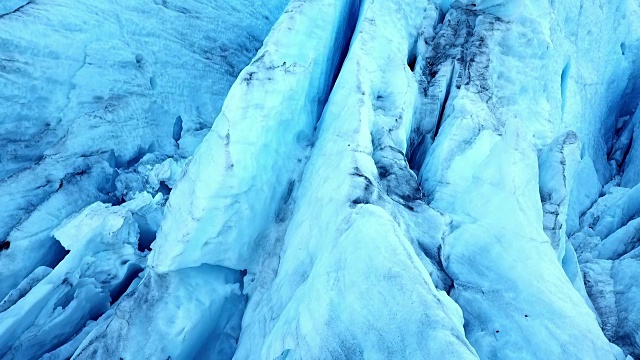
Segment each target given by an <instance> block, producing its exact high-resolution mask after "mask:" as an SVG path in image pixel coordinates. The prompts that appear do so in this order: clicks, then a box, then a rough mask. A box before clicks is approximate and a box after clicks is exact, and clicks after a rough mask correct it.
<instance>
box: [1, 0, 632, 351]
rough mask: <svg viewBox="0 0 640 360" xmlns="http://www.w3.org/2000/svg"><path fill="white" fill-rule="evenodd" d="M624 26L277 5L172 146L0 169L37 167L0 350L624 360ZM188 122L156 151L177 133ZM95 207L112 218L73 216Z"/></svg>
mask: <svg viewBox="0 0 640 360" xmlns="http://www.w3.org/2000/svg"><path fill="white" fill-rule="evenodd" d="M158 5H160V6H162V7H163V8H165V9H167V10H168V11H174V12H177V13H179V14H193V13H198V12H199V11H200V10H201V9H200V8H199V7H198V6H200V5H197V6H196V5H195V3H194V4H192V5H194V7H193V8H189V7H188V6H186V5H185V6H181V5H179V4H173V3H167V2H161V3H158ZM28 6H30V5H29V4H27V6H26V7H25V8H27V9H28ZM116 8H117V6H116ZM21 11H22V10H20V11H18V12H17V13H19V12H21ZM163 11H164V10H163ZM270 11H271V10H270ZM273 11H274V12H275V11H277V10H273ZM576 14H577V16H576ZM637 15H640V10H639V9H638V4H635V3H634V2H633V1H626V0H617V1H615V2H609V3H606V4H596V3H579V4H578V3H575V2H564V3H559V2H553V1H552V2H542V1H526V0H519V1H501V0H485V1H454V2H436V3H434V2H430V1H427V0H425V1H418V2H415V1H403V0H394V1H375V0H362V1H358V0H341V1H329V0H313V1H310V0H307V1H302V0H299V1H295V0H294V1H292V2H291V3H290V4H289V5H288V7H287V8H286V10H285V11H284V14H282V16H281V18H280V20H279V21H278V22H277V23H276V25H275V26H274V28H273V29H272V31H271V33H270V34H269V36H268V37H267V38H266V40H265V42H264V44H263V47H262V49H261V50H260V51H258V53H257V54H256V57H255V58H254V60H253V61H252V62H251V64H249V65H248V66H247V67H246V68H245V69H244V70H243V71H242V72H240V74H239V75H238V78H237V79H236V82H235V84H234V85H233V86H232V88H231V90H230V91H229V94H228V95H227V97H226V100H225V103H224V105H223V106H222V108H221V110H220V114H219V115H218V116H217V119H216V120H215V121H214V123H213V127H212V129H211V131H210V132H209V134H208V135H207V136H206V137H205V138H204V140H203V141H202V144H201V145H200V146H199V147H198V148H197V150H196V151H195V153H194V154H193V156H189V155H190V151H189V150H183V151H181V150H180V147H178V150H177V151H176V149H173V150H170V151H168V150H167V149H168V148H167V147H166V145H162V144H161V142H156V143H154V144H153V145H152V146H150V145H145V142H144V141H145V140H143V141H142V143H141V144H139V145H136V143H135V142H133V143H131V144H133V146H137V147H138V150H136V151H134V152H132V153H131V154H130V155H126V154H125V153H123V152H122V151H124V148H119V147H117V146H114V149H115V152H112V153H111V154H110V155H109V154H107V156H104V157H99V156H98V157H97V156H93V157H90V158H91V159H93V160H92V161H93V163H86V162H84V160H78V159H73V157H71V158H69V159H67V157H68V155H67V157H65V156H61V155H59V150H56V151H58V153H52V152H51V150H47V151H48V152H44V155H43V158H42V160H38V162H37V163H36V165H30V162H33V161H35V160H37V159H39V158H38V156H40V155H38V151H41V150H38V149H37V147H32V148H30V149H35V150H33V154H31V153H28V154H27V152H24V153H25V154H27V157H25V158H21V160H20V161H18V162H9V161H3V167H2V168H1V169H6V171H8V174H13V175H11V176H9V177H7V179H6V180H3V183H2V184H0V185H3V184H4V186H5V187H6V188H7V189H14V190H15V189H19V188H21V187H22V188H24V192H25V193H26V192H28V191H29V189H30V187H33V186H34V185H33V184H31V183H30V179H32V178H34V177H36V178H37V176H38V175H39V174H42V173H43V172H44V173H45V174H55V175H47V176H49V177H51V176H53V178H52V179H53V180H46V181H45V182H44V185H36V187H35V188H36V189H46V188H47V187H51V188H52V189H50V190H46V191H45V190H42V191H41V192H42V194H41V195H38V193H37V192H36V193H35V194H34V195H33V197H32V198H31V199H21V201H23V202H24V203H25V204H28V203H33V202H35V203H36V204H40V203H42V202H43V201H44V203H43V204H45V205H40V208H41V209H42V211H41V212H40V213H39V212H38V210H37V209H36V210H35V211H33V210H30V209H29V207H28V206H26V205H18V206H17V207H14V208H11V207H9V210H6V211H7V214H8V215H9V217H8V219H9V220H5V223H6V224H4V223H3V224H4V225H6V228H7V231H9V234H10V235H9V237H8V240H13V239H15V238H16V236H19V235H15V234H21V233H25V232H26V233H27V234H29V233H36V234H42V235H40V236H41V237H39V238H38V239H41V240H38V241H39V243H38V244H47V246H49V248H47V247H42V246H39V249H40V251H41V255H40V257H39V258H33V259H35V260H36V261H34V260H30V261H31V263H29V262H26V263H25V264H27V263H29V265H28V266H26V267H25V266H24V265H23V264H21V262H20V261H18V260H17V259H20V258H22V257H24V256H25V255H24V252H25V251H27V250H26V249H27V247H28V246H31V247H32V248H34V249H36V248H38V247H36V246H35V243H33V242H25V241H23V242H20V241H18V242H15V241H14V242H11V241H9V242H7V243H6V244H7V249H5V250H4V251H2V252H0V261H2V262H3V264H4V263H8V264H10V265H9V266H12V267H15V269H17V270H18V271H16V272H15V274H14V275H13V277H15V279H13V280H12V283H10V284H9V283H7V285H6V287H7V289H6V291H5V292H6V293H8V295H7V297H6V298H5V300H4V301H3V302H2V303H0V334H2V335H3V336H1V337H0V338H1V339H2V340H0V354H4V356H5V357H6V358H37V357H40V356H42V355H44V354H45V353H49V354H47V355H45V358H49V359H58V358H68V357H71V356H72V357H73V358H75V359H80V358H87V359H89V358H91V359H93V358H105V359H110V358H124V359H130V358H161V359H165V358H167V357H170V358H172V359H181V358H184V359H188V358H214V359H218V358H220V359H221V358H230V357H235V358H237V359H255V358H263V359H276V358H278V359H285V358H385V359H386V358H432V357H433V358H455V359H458V358H482V359H484V358H487V359H494V358H495V359H503V358H518V359H520V358H545V359H546V358H575V359H605V358H611V359H624V358H625V355H632V356H636V357H637V356H640V338H638V336H637V334H638V333H639V330H640V313H639V311H640V308H638V306H637V305H636V304H638V303H639V302H638V300H640V299H639V298H638V296H639V294H640V292H638V289H637V285H636V284H635V281H634V280H633V279H634V278H635V277H634V274H636V273H637V272H638V271H639V270H638V269H639V267H638V265H637V264H638V262H637V256H638V255H637V254H638V251H637V244H638V239H637V236H636V232H637V229H638V226H637V224H636V218H637V216H638V214H640V200H638V199H639V198H638V196H637V194H636V193H637V192H638V191H639V190H638V189H637V186H636V185H637V181H636V180H635V178H636V175H635V173H636V171H635V168H636V165H637V164H635V163H636V158H637V156H636V155H637V154H636V152H637V151H636V150H637V149H636V147H637V142H634V141H633V139H634V137H633V135H634V134H635V129H636V126H637V119H638V116H634V114H635V109H636V108H637V105H638V104H637V102H638V100H639V99H640V96H638V94H640V92H638V90H637V85H636V84H637V80H638V79H639V77H638V76H637V74H638V70H637V69H638V68H637V66H638V63H637V60H638V59H640V57H639V56H638V55H639V53H638V51H639V50H640V48H639V47H638V44H640V43H639V42H638V39H639V36H640V27H638V24H637V20H636V19H637V18H638V17H637ZM10 16H15V14H10V15H7V17H10ZM23 16H26V15H23ZM614 20H615V21H614ZM2 21H4V19H2V18H0V22H2ZM120 24H121V25H120V26H121V27H122V23H120ZM181 36H185V37H187V38H188V37H189V36H188V35H186V34H185V35H181ZM124 38H125V39H126V36H125V37H124ZM91 46H93V45H91ZM90 48H91V47H90V46H89V47H88V49H90ZM221 51H223V50H222V49H221V48H218V49H213V50H211V54H212V55H210V56H213V58H214V59H215V58H216V56H218V55H219V54H220V52H221ZM87 54H89V55H90V54H91V53H90V52H89V53H88V52H87V51H86V50H85V56H84V59H83V60H82V64H81V66H80V70H74V71H76V75H73V78H74V79H75V80H73V81H74V82H78V83H80V84H82V82H79V80H78V76H77V74H82V71H84V70H83V68H84V67H85V66H87V65H92V64H93V62H92V59H91V57H90V56H89V55H87ZM88 56H89V57H88ZM134 60H135V63H136V64H137V65H136V66H138V67H143V68H144V67H146V66H153V64H154V62H155V61H157V60H153V59H152V60H148V59H147V58H146V57H144V56H142V55H140V56H138V55H136V56H135V57H134ZM215 62H216V61H215V60H214V63H215ZM147 64H149V65H147ZM110 81H112V80H105V84H109V83H110ZM148 81H149V86H150V88H151V89H152V90H155V89H156V88H157V87H158V78H157V77H155V76H152V77H151V78H149V80H148ZM154 84H155V85H154ZM71 94H73V88H72V92H71V93H70V95H69V96H70V100H69V104H75V102H74V100H71V99H75V97H73V98H72V97H71V96H72V95H71ZM95 99H96V98H95V96H94V100H95ZM127 99H128V98H127ZM31 101H33V100H31ZM66 106H67V107H69V105H66ZM133 109H137V107H136V106H134V107H133ZM65 111H66V110H65ZM125 113H126V112H125ZM125 113H122V111H120V114H116V115H113V114H111V115H109V118H108V119H107V122H106V124H110V120H109V119H111V118H113V119H116V118H122V116H124V114H125ZM151 113H152V114H157V112H155V110H153V111H151ZM183 116H184V115H177V117H173V116H169V117H166V119H164V118H163V119H164V120H162V124H165V125H166V126H165V125H163V126H164V127H165V128H166V131H163V132H162V134H163V135H162V139H167V140H166V141H169V142H171V140H173V142H174V143H175V142H176V141H178V143H179V144H180V145H182V144H183V139H184V134H194V133H193V132H190V131H191V130H189V129H191V128H190V126H193V125H192V122H190V121H192V119H191V118H188V117H187V118H185V119H187V120H186V121H185V120H184V119H183ZM150 118H151V119H160V118H158V117H154V116H151V117H150ZM161 118H162V117H161ZM65 119H67V120H65ZM64 121H67V122H69V123H70V124H71V125H70V126H71V127H70V129H73V128H74V127H78V126H79V125H77V124H80V122H78V121H77V120H76V122H74V120H73V118H69V117H64V116H63V122H64ZM2 125H3V126H7V127H8V126H9V125H11V123H10V122H9V123H8V124H2ZM109 126H111V125H109ZM127 126H128V125H127ZM8 128H9V127H8ZM143 128H144V127H143ZM11 129H13V128H11ZM53 129H54V130H53V131H54V133H55V131H56V130H55V129H56V127H55V126H54V127H53ZM176 129H180V130H179V131H178V130H176ZM178 132H179V133H180V134H178ZM102 133H104V132H102V131H96V132H95V134H96V135H98V136H100V134H102ZM9 134H11V132H9ZM71 134H73V132H72V133H71ZM56 136H58V135H56ZM190 136H192V139H191V140H188V141H187V140H184V144H185V146H186V145H187V144H189V145H188V146H187V147H188V148H191V149H193V148H194V147H195V146H194V145H195V144H196V143H197V142H198V140H194V139H197V135H190ZM53 138H55V136H53V135H52V136H51V139H53ZM15 139H16V137H15V136H14V135H11V136H9V137H8V138H7V139H6V140H5V141H6V143H7V144H9V145H8V146H15V144H16V140H15ZM45 139H46V138H45ZM65 139H68V140H65V141H68V142H71V143H74V142H75V143H74V144H76V145H74V146H73V147H72V148H73V149H79V150H85V149H83V148H82V142H79V140H78V139H77V138H76V137H75V136H72V135H67V137H66V138H65ZM141 139H145V137H144V136H142V137H141ZM169 139H170V140H169ZM162 141H165V140H162ZM45 142H46V141H45ZM47 146H48V145H47ZM67 146H69V145H67ZM145 146H146V148H145V149H144V150H139V149H140V147H145ZM171 146H173V145H171ZM104 147H105V149H108V148H109V145H105V146H104ZM59 148H60V147H59V145H57V146H56V147H53V149H59ZM134 149H135V148H134ZM79 150H74V151H79ZM13 151H14V153H15V154H17V155H16V157H14V158H15V159H18V158H20V155H21V154H23V152H21V151H19V150H13ZM29 151H32V150H29ZM92 151H93V150H92ZM96 151H97V153H98V154H99V153H100V152H101V151H102V150H96ZM81 152H82V151H81ZM145 153H148V154H147V155H145ZM7 159H10V158H7ZM60 159H62V161H61V160H60ZM81 159H82V158H81ZM123 159H126V161H124V160H123ZM73 161H75V163H74V162H73ZM70 164H72V165H71V166H72V167H73V168H74V169H75V170H73V171H72V172H69V170H68V168H69V166H70ZM113 168H116V169H118V172H117V173H116V174H114V175H112V176H113V178H112V179H111V180H108V179H107V180H106V181H105V180H104V178H105V177H104V175H102V174H105V173H109V172H110V171H113V170H112V169H113ZM33 169H36V170H33ZM38 169H40V170H38ZM70 174H71V175H70ZM58 178H64V182H62V181H59V180H56V179H58ZM62 183H64V185H65V186H60V184H62ZM67 184H76V185H73V186H74V187H73V188H71V187H69V186H67ZM605 185H606V186H605ZM56 186H60V187H58V188H57V189H55V187H56ZM13 193H14V194H15V191H14V192H13ZM49 194H52V195H49ZM168 194H169V195H168ZM167 195H168V201H167V200H166V199H167ZM5 196H14V198H15V197H16V195H11V194H10V193H7V195H5ZM56 197H57V198H59V200H55V198H56ZM114 197H115V198H117V200H114ZM52 198H53V199H54V200H51V199H52ZM8 199H10V197H8ZM43 199H46V200H43ZM66 199H71V200H72V202H71V204H72V205H71V206H69V205H63V204H64V203H66ZM95 200H99V201H110V202H112V203H113V205H114V206H109V205H103V204H100V203H94V204H93V205H91V206H89V207H87V208H85V209H84V210H83V211H81V212H79V213H77V211H78V210H80V209H82V208H83V207H85V206H86V205H87V204H89V203H91V202H93V201H95ZM165 201H166V205H165ZM46 204H50V205H46ZM20 206H21V207H20ZM18 211H20V212H22V213H25V214H29V217H27V218H25V220H22V221H21V222H19V225H17V226H16V225H13V224H16V223H18V222H16V220H13V219H18V218H19V217H23V216H25V215H19V214H18ZM52 211H54V212H56V213H57V214H58V216H60V220H57V219H56V218H54V221H53V222H52V221H51V220H49V219H48V220H47V221H44V220H42V219H44V218H46V217H47V216H48V215H47V214H49V213H51V212H52ZM73 213H76V214H75V215H72V216H70V215H71V214H73ZM69 216H70V217H69ZM68 217H69V218H68ZM64 218H68V220H66V221H65V222H64V223H63V224H62V225H61V227H58V223H59V222H60V221H62V219H64ZM49 223H51V224H49ZM43 224H45V226H44V227H43V226H42V225H43ZM89 224H91V225H90V226H89ZM4 225H3V226H4ZM14 226H15V228H14V229H13V230H12V227H14ZM56 228H57V229H56ZM54 229H56V230H54ZM81 229H93V230H91V231H87V230H84V232H83V231H80V230H81ZM52 230H53V231H52ZM11 231H13V233H12V232H11ZM11 234H14V235H11ZM23 237H24V236H23ZM25 238H26V239H29V237H25ZM71 239H75V240H73V241H72V240H71ZM78 241H80V243H81V244H89V245H85V246H78V245H77V244H75V242H78ZM98 243H99V244H105V245H104V246H107V247H106V248H100V247H98V246H97V245H90V244H98ZM21 244H27V245H26V246H27V247H25V245H21ZM29 244H30V245H29ZM59 244H62V247H61V246H60V245H59ZM136 245H137V246H136ZM149 246H150V248H151V249H152V250H151V252H148V250H149ZM47 249H55V251H54V252H51V250H47ZM107 249H108V250H107ZM7 250H8V251H7ZM65 250H67V251H68V254H66V252H65ZM9 251H10V252H9ZM16 254H17V255H16ZM53 254H56V255H55V256H54V255H53ZM96 254H99V256H98V258H96V259H95V260H86V259H94V257H96V256H97V255H96ZM47 255H48V256H47ZM83 258H85V260H80V259H83ZM123 258H124V259H126V260H123ZM87 261H89V262H87ZM38 266H39V267H38ZM47 266H48V267H47ZM117 266H120V268H119V269H120V270H118V271H117V272H116V273H113V271H112V269H114V268H117ZM33 268H37V269H36V270H35V271H34V272H33V273H31V271H32V269H33ZM50 268H53V270H51V269H50ZM79 269H81V271H78V270H79ZM30 273H31V275H29V274H30ZM129 284H130V285H129ZM127 288H128V289H127ZM12 289H14V290H13V291H11V290H12ZM9 291H11V292H9ZM51 294H53V295H51ZM51 296H53V298H54V299H59V300H48V302H47V301H45V300H44V299H46V298H49V297H51ZM78 309H83V310H82V311H78ZM63 330H64V331H63ZM610 342H611V343H610ZM34 344H37V345H34Z"/></svg>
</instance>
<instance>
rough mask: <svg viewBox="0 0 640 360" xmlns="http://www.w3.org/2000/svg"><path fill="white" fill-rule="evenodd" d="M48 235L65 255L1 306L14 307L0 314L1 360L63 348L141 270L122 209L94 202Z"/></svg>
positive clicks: (132, 228) (134, 230)
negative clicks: (8, 305) (64, 250)
mask: <svg viewBox="0 0 640 360" xmlns="http://www.w3.org/2000/svg"><path fill="white" fill-rule="evenodd" d="M53 235H54V236H55V238H56V239H57V240H58V241H59V242H60V244H62V246H64V248H65V249H66V250H68V251H69V254H68V255H67V256H66V257H65V258H64V260H62V262H61V263H60V264H58V265H57V266H56V267H55V269H53V271H49V270H43V268H38V269H36V271H35V272H34V273H33V274H32V275H30V276H29V277H28V278H27V279H25V280H24V281H23V282H22V284H21V285H20V286H19V287H18V289H17V291H18V293H13V292H12V293H10V294H9V296H8V297H7V298H6V299H5V300H4V301H3V303H4V302H7V301H9V302H13V303H14V305H13V306H11V307H9V308H8V309H6V310H4V311H3V312H0V339H2V340H0V355H4V357H3V359H31V358H38V357H40V356H42V355H44V354H45V353H47V352H49V351H52V350H55V349H56V348H57V347H59V346H61V345H64V344H65V342H67V341H68V340H71V338H72V337H73V336H74V335H75V334H76V332H78V331H80V330H81V329H82V328H83V327H84V325H85V324H86V323H87V322H88V321H90V320H95V319H97V318H99V317H100V316H101V315H102V314H103V313H104V312H106V311H107V310H108V309H109V305H110V302H115V301H116V300H117V299H118V298H119V297H120V295H121V294H122V293H124V291H125V290H126V289H127V287H128V286H129V284H130V282H131V281H132V279H133V278H135V277H136V276H137V274H138V273H139V272H140V271H141V270H142V267H143V266H144V262H145V261H144V260H145V259H144V257H143V256H142V254H140V253H138V252H137V241H138V226H137V224H136V222H135V221H134V220H133V216H132V214H131V212H129V210H127V209H126V208H124V207H111V206H110V205H108V204H103V203H100V202H96V203H94V204H92V205H90V206H88V207H87V208H85V209H84V210H83V211H82V212H80V213H79V214H76V215H74V216H73V217H71V218H69V219H68V220H66V221H65V222H64V223H63V224H62V225H61V226H60V227H59V228H57V229H56V230H55V231H54V232H53ZM38 279H40V280H39V281H37V280H38ZM36 281H37V284H34V282H36ZM18 297H19V300H17V301H15V300H16V298H18Z"/></svg>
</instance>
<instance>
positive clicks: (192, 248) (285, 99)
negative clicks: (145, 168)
mask: <svg viewBox="0 0 640 360" xmlns="http://www.w3.org/2000/svg"><path fill="white" fill-rule="evenodd" d="M357 11H358V7H357V2H356V1H355V0H342V1H337V2H336V1H311V2H307V1H294V2H292V3H290V4H289V7H288V8H287V11H286V12H285V14H284V15H283V17H281V18H280V20H279V21H278V23H277V24H276V25H275V27H274V29H273V31H272V32H271V34H269V37H268V38H267V39H266V40H265V43H264V47H263V48H262V49H261V50H260V52H259V53H258V55H257V56H256V58H255V59H254V60H253V61H252V62H251V64H250V65H249V66H248V67H247V68H245V69H244V70H243V71H242V73H241V74H240V75H239V78H238V81H236V83H235V84H234V86H233V87H232V89H231V91H230V92H229V95H228V96H227V99H226V101H225V104H224V106H223V108H222V112H221V113H220V115H219V116H218V119H217V120H216V122H215V123H214V125H213V127H212V129H211V132H210V133H209V134H208V135H207V137H206V138H205V140H204V141H203V143H202V145H201V146H200V147H199V148H198V150H197V151H196V153H195V154H194V156H193V159H192V160H191V162H190V164H189V167H188V168H187V169H186V173H185V174H184V177H183V181H182V182H180V183H178V184H177V186H176V188H175V189H174V190H173V191H172V193H171V197H170V199H169V203H168V205H167V214H166V216H165V220H164V222H163V223H162V226H161V228H160V231H159V233H158V239H157V241H156V242H155V244H154V246H153V249H154V252H153V254H152V257H151V266H152V267H153V268H154V269H155V270H157V271H159V272H166V271H169V270H175V269H181V268H185V267H191V266H198V265H200V264H203V263H207V264H212V265H221V266H225V267H230V268H233V269H238V270H241V269H246V268H249V267H251V266H254V265H255V264H254V261H252V260H253V259H255V256H254V255H252V254H253V253H254V252H255V251H256V243H257V241H258V237H259V235H260V233H261V232H262V231H263V230H264V228H265V226H266V225H267V224H268V223H269V222H270V221H272V220H273V219H274V217H275V215H276V214H275V213H276V210H277V208H278V204H279V202H280V201H281V199H282V198H283V197H284V196H285V194H286V192H287V189H288V187H289V183H290V182H291V181H292V178H291V175H292V174H294V173H295V172H296V169H297V168H299V167H300V165H301V162H303V158H304V155H305V149H306V148H307V146H308V145H309V144H310V142H311V141H312V137H313V130H314V128H315V125H316V122H317V121H318V118H319V117H320V114H321V111H322V108H323V106H324V102H325V101H326V98H327V96H328V94H329V91H330V90H331V85H332V82H333V80H334V78H335V76H336V75H337V73H338V71H339V66H340V62H341V61H342V59H341V57H342V56H343V55H344V54H342V53H343V52H344V50H345V49H346V47H347V46H348V44H349V36H348V35H349V33H350V32H351V31H352V30H353V27H354V26H355V20H354V18H355V17H356V16H357ZM301 43H304V44H305V46H304V47H302V46H298V44H301ZM267 90H268V91H267ZM292 109H296V110H295V111H292Z"/></svg>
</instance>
